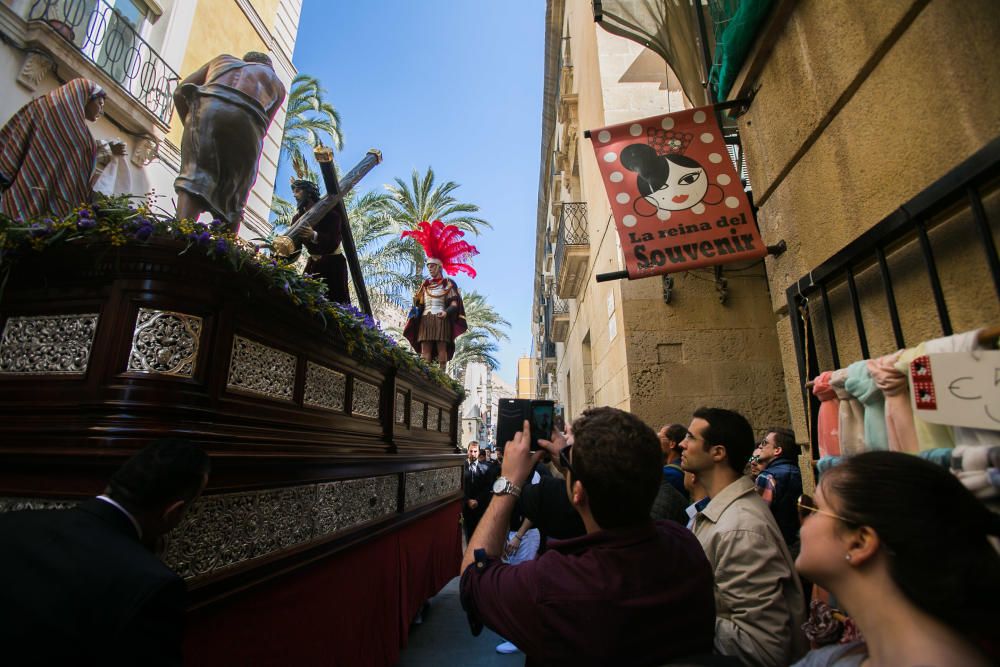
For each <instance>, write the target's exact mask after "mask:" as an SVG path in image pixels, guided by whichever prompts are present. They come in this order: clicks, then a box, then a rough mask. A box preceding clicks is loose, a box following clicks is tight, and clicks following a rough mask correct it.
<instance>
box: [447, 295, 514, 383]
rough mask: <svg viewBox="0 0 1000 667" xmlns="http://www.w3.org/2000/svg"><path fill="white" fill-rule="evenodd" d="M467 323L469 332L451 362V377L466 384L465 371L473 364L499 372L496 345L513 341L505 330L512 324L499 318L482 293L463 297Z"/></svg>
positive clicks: (457, 347) (459, 343)
mask: <svg viewBox="0 0 1000 667" xmlns="http://www.w3.org/2000/svg"><path fill="white" fill-rule="evenodd" d="M462 301H463V303H464V305H465V321H466V322H467V323H468V325H469V330H468V331H467V332H466V333H464V334H462V335H461V336H459V337H458V338H457V339H456V340H455V356H453V357H452V359H451V361H450V362H448V370H449V371H450V372H451V373H452V377H454V378H456V379H459V380H463V379H464V377H465V368H466V366H468V365H469V364H470V363H474V362H475V363H481V364H484V365H485V366H486V367H488V368H489V369H490V370H494V371H495V370H497V369H498V368H499V367H500V362H499V361H497V358H496V356H495V355H496V353H497V352H498V350H499V347H498V346H497V343H498V342H500V341H507V340H510V337H509V336H508V335H507V331H506V329H509V328H510V322H508V321H507V320H505V319H504V318H503V317H501V316H500V313H498V312H497V311H496V309H495V308H493V306H491V305H490V304H489V303H488V302H487V301H486V297H484V296H483V295H482V294H480V293H479V292H469V293H468V294H466V295H464V296H463V297H462Z"/></svg>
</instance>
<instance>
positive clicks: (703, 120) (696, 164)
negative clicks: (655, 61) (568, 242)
mask: <svg viewBox="0 0 1000 667" xmlns="http://www.w3.org/2000/svg"><path fill="white" fill-rule="evenodd" d="M590 139H591V142H592V144H593V146H594V152H595V153H596V154H597V163H598V165H600V168H601V175H602V176H603V177H604V186H605V188H606V189H607V191H608V199H609V200H610V201H611V210H612V211H613V212H614V216H615V221H616V223H617V225H618V235H619V237H620V238H621V245H622V251H623V252H624V254H625V264H626V268H627V269H628V273H629V278H644V277H647V276H654V275H657V274H661V273H673V272H675V271H686V270H688V269H694V268H697V267H700V266H712V265H715V264H727V263H729V262H738V261H743V260H753V259H759V258H761V257H763V256H764V255H766V254H767V249H766V248H765V247H764V244H763V242H762V241H761V239H760V233H759V232H758V231H757V225H756V224H755V222H754V218H753V212H752V211H751V209H750V203H749V202H748V201H747V197H746V193H744V192H743V186H742V185H741V184H740V179H739V176H738V175H737V174H736V169H735V168H734V166H733V162H732V160H731V159H730V158H729V154H728V153H727V152H726V145H725V142H724V141H723V139H722V133H721V132H720V131H719V126H718V123H717V122H716V119H715V113H714V111H713V109H712V107H701V108H699V109H687V110H685V111H680V112H678V113H673V114H668V115H665V116H656V117H654V118H646V119H644V120H637V121H632V122H630V123H623V124H621V125H613V126H611V127H605V128H602V129H599V130H591V132H590Z"/></svg>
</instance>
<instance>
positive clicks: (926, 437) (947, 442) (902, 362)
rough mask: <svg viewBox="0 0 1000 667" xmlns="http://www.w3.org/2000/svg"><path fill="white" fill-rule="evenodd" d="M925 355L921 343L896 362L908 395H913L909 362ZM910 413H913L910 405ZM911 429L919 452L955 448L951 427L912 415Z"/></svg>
mask: <svg viewBox="0 0 1000 667" xmlns="http://www.w3.org/2000/svg"><path fill="white" fill-rule="evenodd" d="M925 354H927V351H926V350H925V349H924V344H923V343H921V344H920V345H917V346H916V347H911V348H910V349H908V350H903V351H902V352H900V354H899V358H898V359H897V360H896V370H897V371H899V372H900V373H902V374H903V375H904V376H905V377H906V383H907V387H909V391H910V393H913V387H912V386H911V385H910V362H911V361H913V360H914V359H916V358H917V357H922V356H924V355H925ZM906 400H907V401H909V400H910V398H909V396H907V399H906ZM910 413H911V414H912V413H913V404H912V403H911V404H910ZM913 427H914V429H915V430H916V432H917V446H918V447H919V448H920V451H927V450H933V449H942V448H950V447H954V446H955V438H954V437H953V436H952V434H951V427H949V426H944V425H942V424H932V423H930V422H926V421H924V420H923V419H921V418H920V417H918V416H917V415H915V414H914V415H913Z"/></svg>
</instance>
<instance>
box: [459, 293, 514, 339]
mask: <svg viewBox="0 0 1000 667" xmlns="http://www.w3.org/2000/svg"><path fill="white" fill-rule="evenodd" d="M462 303H463V305H464V306H465V321H466V322H467V323H468V325H469V330H470V331H475V332H480V333H483V334H485V335H487V336H489V337H490V338H492V339H493V340H495V341H497V342H499V341H508V340H510V337H509V336H508V335H507V331H506V329H510V322H508V321H507V320H505V319H504V318H503V317H501V316H500V313H498V312H497V311H496V309H495V308H493V306H491V305H490V304H489V303H488V302H487V301H486V297H484V296H483V295H482V294H480V293H479V292H474V291H473V292H469V293H468V294H464V295H463V296H462Z"/></svg>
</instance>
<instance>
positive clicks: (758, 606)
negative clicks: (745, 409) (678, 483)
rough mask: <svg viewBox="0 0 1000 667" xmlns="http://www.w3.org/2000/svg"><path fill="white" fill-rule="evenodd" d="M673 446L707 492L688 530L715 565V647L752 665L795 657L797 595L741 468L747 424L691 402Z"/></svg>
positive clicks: (801, 640) (800, 615)
mask: <svg viewBox="0 0 1000 667" xmlns="http://www.w3.org/2000/svg"><path fill="white" fill-rule="evenodd" d="M681 448H682V450H683V454H682V456H681V467H682V468H683V469H684V470H686V471H688V472H693V473H694V474H695V475H696V476H697V478H698V481H699V482H700V483H701V484H702V485H703V486H704V487H705V490H706V491H707V492H708V495H709V497H710V498H711V501H710V502H709V503H708V505H707V506H705V507H704V508H703V509H702V510H701V511H700V512H699V513H698V514H697V515H695V519H694V534H695V536H697V538H698V541H700V542H701V546H702V547H703V548H704V549H705V554H706V555H707V556H708V560H709V562H711V563H712V566H713V568H714V570H715V616H716V617H715V650H716V651H718V652H719V653H722V654H723V655H729V656H734V657H737V658H739V659H740V660H742V661H743V662H744V663H745V664H747V665H751V666H753V667H777V666H779V665H789V664H791V663H793V662H795V661H796V660H797V659H798V658H800V657H802V655H803V654H804V653H805V651H806V648H807V647H806V641H805V636H804V635H803V633H802V623H803V622H804V621H805V602H804V599H803V595H802V586H801V584H800V583H799V577H798V575H797V574H796V573H795V566H794V562H793V560H792V556H791V554H790V553H789V552H788V547H787V546H786V545H785V540H784V539H783V538H782V537H781V531H780V530H779V529H778V525H777V524H776V523H775V521H774V516H773V515H772V514H771V510H770V509H769V508H768V506H767V504H765V503H764V501H763V500H761V498H760V496H759V495H757V492H756V491H755V490H754V486H753V482H752V481H751V480H750V478H749V477H746V476H744V475H743V468H744V466H745V465H746V462H747V460H748V459H749V458H750V455H751V454H752V452H753V449H754V437H753V429H752V428H751V427H750V424H749V423H748V422H747V420H746V419H744V418H743V417H742V416H741V415H739V414H737V413H735V412H732V411H730V410H723V409H721V408H699V409H698V410H697V411H696V412H695V413H694V419H693V420H692V421H691V425H690V426H689V427H688V434H687V437H686V438H685V439H684V441H683V442H682V443H681Z"/></svg>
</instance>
